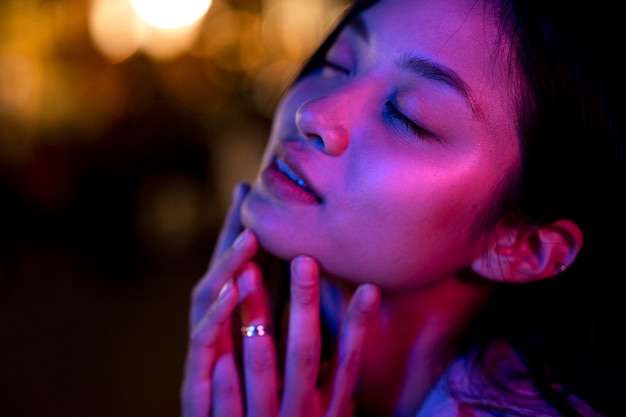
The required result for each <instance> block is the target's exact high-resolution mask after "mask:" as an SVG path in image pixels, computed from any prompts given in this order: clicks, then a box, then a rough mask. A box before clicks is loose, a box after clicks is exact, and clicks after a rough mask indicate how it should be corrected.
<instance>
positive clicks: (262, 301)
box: [182, 0, 626, 417]
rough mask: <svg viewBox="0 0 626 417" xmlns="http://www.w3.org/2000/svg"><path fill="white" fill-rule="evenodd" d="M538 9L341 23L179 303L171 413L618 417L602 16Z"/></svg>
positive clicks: (615, 27) (610, 87) (363, 12)
mask: <svg viewBox="0 0 626 417" xmlns="http://www.w3.org/2000/svg"><path fill="white" fill-rule="evenodd" d="M545 3H547V2H545V1H536V2H535V1H517V0H484V1H482V0H445V1H442V0H417V1H415V0H380V1H361V2H357V3H356V4H355V5H354V7H353V8H352V9H351V10H350V11H349V12H348V13H347V14H346V16H345V18H344V19H343V20H342V21H341V22H340V24H339V25H338V27H337V29H336V30H335V31H334V32H333V33H331V34H330V36H329V38H328V39H327V40H326V41H325V42H324V44H323V45H322V46H321V47H320V49H319V50H318V51H317V52H316V53H315V54H314V55H313V57H312V58H311V60H310V61H309V62H308V63H307V64H306V65H305V66H304V68H303V71H302V73H301V75H300V77H299V78H298V79H297V80H296V82H295V83H294V84H293V86H292V87H291V88H290V89H289V91H287V92H286V94H285V96H284V97H283V99H282V101H281V103H280V105H279V107H278V109H277V112H276V115H275V119H274V123H273V128H272V132H271V135H270V140H269V143H268V146H267V149H266V152H265V155H264V158H263V161H262V165H261V168H260V171H259V175H258V178H257V179H256V180H255V182H254V183H253V184H252V185H251V186H250V187H247V186H242V187H239V188H238V190H236V192H235V194H234V202H233V206H232V207H231V211H230V213H229V215H228V217H227V219H226V222H225V226H224V229H223V232H222V235H221V237H220V239H219V241H218V244H217V246H216V249H215V255H214V259H213V260H212V262H211V264H210V268H209V271H208V272H207V274H206V275H205V276H204V277H203V278H202V280H201V281H200V282H199V283H198V285H197V286H196V288H195V289H194V295H193V299H192V309H191V342H190V348H189V352H188V357H187V367H186V375H185V379H184V382H183V386H182V401H183V414H184V415H185V416H207V415H211V416H222V415H224V416H237V415H244V414H245V415H248V416H257V415H259V416H275V415H281V416H320V415H326V416H347V415H363V416H387V415H394V416H420V417H422V416H457V415H458V416H487V415H488V416H493V415H497V416H501V415H502V416H518V415H541V416H598V415H605V416H609V415H624V413H625V412H626V400H625V399H624V392H623V389H622V388H623V384H624V382H625V381H624V378H623V376H624V373H623V372H624V359H623V352H624V350H623V349H624V343H623V342H621V341H620V339H621V338H620V337H617V336H618V335H619V331H618V330H617V329H616V328H615V324H616V323H614V321H615V320H616V317H617V316H616V315H617V314H618V313H620V309H619V305H620V299H619V298H618V296H619V292H618V291H617V288H618V287H616V285H617V281H618V278H619V276H618V274H619V272H616V271H620V269H619V268H620V267H621V265H620V264H619V263H618V262H619V261H618V260H619V256H620V255H621V254H623V253H625V249H626V248H625V247H624V242H623V241H624V239H623V238H622V237H623V236H624V232H626V230H625V229H626V228H625V226H624V216H623V213H624V212H625V211H624V208H625V207H624V204H623V202H622V200H623V197H624V191H625V190H626V187H625V185H626V184H625V181H624V177H625V175H624V166H623V161H624V156H625V155H624V143H623V140H624V138H623V129H624V120H626V114H625V106H624V97H626V94H624V93H626V91H624V90H625V89H624V79H623V77H622V76H621V75H620V74H619V69H620V67H619V66H618V65H617V57H616V56H613V55H611V54H607V53H606V52H603V51H605V50H606V49H607V48H608V49H609V50H610V46H611V43H616V42H617V41H618V40H619V38H618V37H616V34H619V27H620V26H619V21H618V20H617V19H618V17H619V14H618V13H616V11H611V10H607V8H608V6H607V5H602V4H601V3H602V2H594V3H593V4H585V5H580V6H579V5H577V4H571V2H570V3H567V7H566V8H563V7H562V6H560V5H556V4H554V2H553V3H552V4H545ZM600 45H602V46H603V47H599V46H600ZM614 46H615V47H617V45H614ZM614 55H618V54H614ZM242 230H243V231H242ZM235 237H236V239H235ZM583 240H584V242H585V244H584V247H583ZM233 242H234V243H233ZM260 254H263V255H264V256H265V255H268V256H270V257H276V258H277V259H280V260H283V261H286V262H289V263H290V271H289V274H288V278H285V279H289V284H290V296H289V304H288V313H286V315H285V317H284V318H285V320H286V323H281V322H278V321H277V320H276V319H273V317H274V314H273V312H274V309H275V308H276V304H275V303H274V304H271V302H272V301H271V300H272V297H271V295H275V293H274V292H270V293H269V295H270V296H268V291H267V289H268V288H269V287H268V286H271V285H272V284H273V283H275V282H276V280H277V278H276V277H279V276H280V271H276V270H274V271H273V272H272V271H268V270H262V267H261V266H262V264H263V265H265V262H264V260H265V259H266V258H265V257H264V256H259V255H260ZM289 277H290V278H289ZM278 282H279V283H280V282H281V281H280V280H278ZM274 298H275V297H274ZM274 301H275V300H274ZM320 311H321V314H320ZM235 318H237V319H238V320H239V321H238V320H235ZM233 322H236V323H240V324H242V325H243V327H242V329H241V330H242V335H243V340H242V341H241V342H240V341H239V339H238V338H237V337H233V335H232V332H231V331H232V326H233ZM235 326H236V327H237V329H238V328H239V327H238V326H239V325H238V324H237V325H235ZM616 330H617V331H616ZM269 334H273V335H274V336H276V337H275V338H272V337H267V335H269ZM327 335H328V340H327V338H326V336H327ZM328 341H330V343H333V348H332V349H331V350H325V349H324V347H325V346H326V345H327V342H328ZM282 342H284V343H285V346H284V347H283V346H282ZM240 348H242V353H243V355H242V358H243V359H242V360H241V362H240V361H239V353H240ZM283 364H284V368H283ZM240 372H241V374H242V375H243V376H242V378H240Z"/></svg>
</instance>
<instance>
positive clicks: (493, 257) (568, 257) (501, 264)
mask: <svg viewBox="0 0 626 417" xmlns="http://www.w3.org/2000/svg"><path fill="white" fill-rule="evenodd" d="M496 235H497V236H496V239H494V240H493V241H492V242H491V243H490V244H489V246H488V247H487V250H486V251H485V252H484V253H483V254H482V255H480V256H479V257H478V258H476V259H475V260H474V262H472V265H471V268H472V270H473V271H474V272H476V273H477V274H479V275H481V276H483V277H484V278H487V279H489V280H492V281H498V282H518V283H522V282H532V281H538V280H541V279H545V278H549V277H552V276H555V275H557V274H559V273H560V272H562V271H564V270H565V269H566V268H567V267H568V266H569V265H571V264H572V262H574V260H575V259H576V256H577V255H578V253H579V252H580V248H581V247H582V244H583V234H582V232H581V230H580V228H579V227H578V226H577V225H576V224H575V223H574V222H572V221H570V220H566V219H563V220H558V221H556V222H554V223H551V224H548V225H544V226H539V227H537V226H528V227H524V228H519V227H515V228H514V227H508V226H501V225H499V226H498V227H497V228H496Z"/></svg>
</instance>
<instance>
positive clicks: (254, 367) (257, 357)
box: [246, 350, 275, 374]
mask: <svg viewBox="0 0 626 417" xmlns="http://www.w3.org/2000/svg"><path fill="white" fill-rule="evenodd" d="M246 365H247V367H248V369H249V370H250V371H252V372H253V373H258V374H263V373H266V372H269V371H272V370H273V369H274V366H275V359H274V355H273V354H272V353H271V352H269V351H267V350H252V351H250V352H248V354H247V355H246Z"/></svg>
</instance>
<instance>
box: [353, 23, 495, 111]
mask: <svg viewBox="0 0 626 417" xmlns="http://www.w3.org/2000/svg"><path fill="white" fill-rule="evenodd" d="M346 28H349V29H352V30H353V31H354V32H355V33H356V34H357V36H358V37H360V38H361V39H362V40H363V41H364V42H365V43H369V42H370V32H369V30H368V28H367V25H366V24H365V22H364V21H363V19H361V17H360V16H356V17H354V18H353V19H351V20H350V21H349V22H348V23H347V25H346ZM399 66H400V67H401V68H404V69H407V70H409V71H411V72H413V73H415V74H417V75H418V76H420V77H422V78H425V79H427V80H430V81H434V82H436V83H440V84H443V85H445V86H448V87H450V88H452V89H453V90H454V91H456V92H457V93H458V94H459V95H460V96H461V97H463V99H465V101H466V102H467V104H468V106H469V107H470V108H471V109H472V112H473V113H474V114H475V115H476V116H477V117H478V118H480V119H484V117H483V116H484V115H483V112H482V110H481V109H480V107H479V106H478V105H477V103H476V100H475V98H474V97H473V95H472V94H471V90H470V88H469V86H468V85H467V83H466V82H465V81H463V79H462V78H461V77H460V76H459V75H458V74H457V73H456V72H455V71H454V70H452V69H451V68H448V67H446V66H445V65H443V64H441V63H438V62H435V61H432V60H430V59H428V58H424V57H420V56H414V55H405V56H404V57H403V58H402V59H401V60H400V62H399Z"/></svg>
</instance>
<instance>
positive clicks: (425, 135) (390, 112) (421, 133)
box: [384, 101, 434, 140]
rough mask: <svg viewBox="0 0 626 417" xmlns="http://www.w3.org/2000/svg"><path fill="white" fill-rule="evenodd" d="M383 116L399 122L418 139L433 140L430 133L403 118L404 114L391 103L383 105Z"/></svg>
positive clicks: (405, 117)
mask: <svg viewBox="0 0 626 417" xmlns="http://www.w3.org/2000/svg"><path fill="white" fill-rule="evenodd" d="M384 114H385V117H387V118H389V119H391V120H393V121H396V122H399V123H400V124H401V125H402V126H403V127H405V128H407V129H409V131H410V132H411V133H413V134H414V135H416V136H418V137H419V138H420V139H424V140H426V139H433V138H434V135H433V134H432V133H430V132H429V131H428V130H426V129H424V128H423V127H421V126H420V125H418V124H417V123H415V122H414V121H413V120H411V119H409V118H408V117H407V116H405V115H404V113H402V112H401V111H400V110H398V108H397V107H396V106H395V105H394V104H393V103H392V102H391V101H387V102H386V103H385V108H384Z"/></svg>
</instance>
